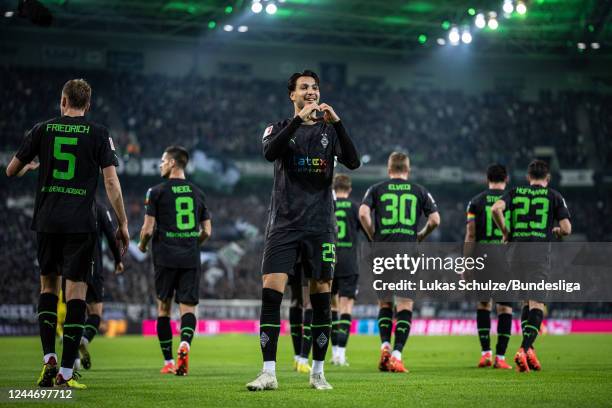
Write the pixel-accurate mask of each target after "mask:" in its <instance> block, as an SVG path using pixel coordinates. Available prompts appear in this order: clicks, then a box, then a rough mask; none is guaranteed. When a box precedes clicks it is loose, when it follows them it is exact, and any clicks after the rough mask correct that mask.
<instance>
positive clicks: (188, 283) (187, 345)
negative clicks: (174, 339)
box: [176, 267, 201, 375]
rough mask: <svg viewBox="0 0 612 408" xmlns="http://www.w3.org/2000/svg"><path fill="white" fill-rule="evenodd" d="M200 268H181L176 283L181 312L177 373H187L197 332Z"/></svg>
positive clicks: (177, 299) (177, 300)
mask: <svg viewBox="0 0 612 408" xmlns="http://www.w3.org/2000/svg"><path fill="white" fill-rule="evenodd" d="M200 276H201V273H200V268H199V267H197V268H187V269H179V274H178V278H177V284H176V302H177V303H178V304H179V310H180V313H181V342H180V344H179V348H178V352H177V355H178V358H177V361H176V375H187V373H188V371H189V351H190V349H191V341H192V340H193V336H194V335H195V332H196V327H197V320H196V316H195V311H196V306H197V305H198V303H199V300H200V290H199V289H200Z"/></svg>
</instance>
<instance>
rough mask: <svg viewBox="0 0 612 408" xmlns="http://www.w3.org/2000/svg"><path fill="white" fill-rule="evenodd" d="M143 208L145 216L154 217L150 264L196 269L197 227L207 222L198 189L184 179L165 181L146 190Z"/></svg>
mask: <svg viewBox="0 0 612 408" xmlns="http://www.w3.org/2000/svg"><path fill="white" fill-rule="evenodd" d="M145 205H146V214H147V215H150V216H152V217H155V231H154V232H153V263H154V264H155V265H158V266H166V267H172V268H196V267H198V266H199V265H200V249H199V244H198V237H199V236H200V224H201V222H202V221H204V220H208V219H210V214H209V213H208V209H207V208H206V204H205V202H204V193H203V192H202V190H200V189H199V188H198V187H196V186H195V185H194V184H193V183H190V182H189V181H187V180H184V179H178V178H172V179H168V180H167V181H165V182H163V183H161V184H158V185H156V186H155V187H152V188H150V189H149V191H147V197H146V199H145Z"/></svg>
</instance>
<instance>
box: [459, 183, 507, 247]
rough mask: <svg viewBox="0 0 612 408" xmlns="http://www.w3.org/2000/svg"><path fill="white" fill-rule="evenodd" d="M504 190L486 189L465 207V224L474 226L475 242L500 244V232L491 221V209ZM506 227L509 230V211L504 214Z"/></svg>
mask: <svg viewBox="0 0 612 408" xmlns="http://www.w3.org/2000/svg"><path fill="white" fill-rule="evenodd" d="M504 192H505V190H498V189H487V190H485V191H483V192H482V193H480V194H478V195H477V196H475V197H474V198H472V199H471V200H470V202H469V203H468V206H467V210H466V212H467V222H473V223H474V225H475V226H476V242H481V243H484V244H498V243H501V242H502V233H501V230H500V229H499V228H498V227H497V225H496V224H495V221H493V216H492V213H491V207H493V204H495V202H496V201H497V200H499V199H500V198H501V197H502V195H503V194H504ZM504 215H505V217H506V227H507V228H508V229H511V226H512V223H511V220H510V211H508V210H506V211H505V212H504Z"/></svg>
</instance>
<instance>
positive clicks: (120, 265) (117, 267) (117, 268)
mask: <svg viewBox="0 0 612 408" xmlns="http://www.w3.org/2000/svg"><path fill="white" fill-rule="evenodd" d="M123 271H124V269H123V262H118V263H116V264H115V275H121V274H122V273H123Z"/></svg>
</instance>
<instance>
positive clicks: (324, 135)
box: [321, 133, 329, 149]
mask: <svg viewBox="0 0 612 408" xmlns="http://www.w3.org/2000/svg"><path fill="white" fill-rule="evenodd" d="M328 144H329V140H327V133H321V145H322V146H323V148H324V149H325V148H326V147H327V145H328Z"/></svg>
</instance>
